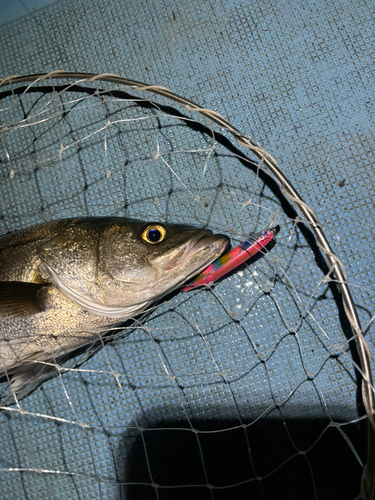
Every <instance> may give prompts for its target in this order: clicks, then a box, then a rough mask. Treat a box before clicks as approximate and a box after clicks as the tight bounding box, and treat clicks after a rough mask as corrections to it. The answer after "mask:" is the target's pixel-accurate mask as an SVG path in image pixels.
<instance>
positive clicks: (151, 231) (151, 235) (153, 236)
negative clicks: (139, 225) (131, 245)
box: [141, 224, 167, 245]
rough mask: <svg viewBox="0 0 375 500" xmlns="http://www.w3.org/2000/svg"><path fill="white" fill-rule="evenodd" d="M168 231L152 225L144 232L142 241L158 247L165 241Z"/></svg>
mask: <svg viewBox="0 0 375 500" xmlns="http://www.w3.org/2000/svg"><path fill="white" fill-rule="evenodd" d="M166 234H167V231H166V230H165V228H164V227H163V226H161V225H160V224H151V225H150V226H147V227H146V228H145V229H144V230H143V231H142V235H141V237H142V240H144V241H146V242H147V243H151V244H152V245H156V244H157V243H160V242H162V241H163V240H164V238H165V235H166Z"/></svg>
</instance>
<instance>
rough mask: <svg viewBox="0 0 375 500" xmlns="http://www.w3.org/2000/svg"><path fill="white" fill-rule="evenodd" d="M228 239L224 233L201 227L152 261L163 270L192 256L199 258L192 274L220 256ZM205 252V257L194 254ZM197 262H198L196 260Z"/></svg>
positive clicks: (182, 263)
mask: <svg viewBox="0 0 375 500" xmlns="http://www.w3.org/2000/svg"><path fill="white" fill-rule="evenodd" d="M229 242H230V240H229V238H228V236H225V235H224V234H213V233H212V231H210V230H209V229H203V230H202V231H199V232H198V233H197V234H196V235H194V236H190V237H189V238H188V239H187V240H186V241H185V242H184V243H182V244H181V243H180V244H179V245H178V246H176V247H175V248H173V249H172V250H171V251H170V252H168V254H167V255H164V256H162V257H160V258H158V259H155V261H154V262H153V264H154V265H156V267H158V268H159V269H161V270H163V271H170V270H172V269H175V268H178V267H181V266H183V265H184V264H185V263H186V262H187V261H188V260H191V259H192V257H193V256H196V257H197V259H196V260H197V261H198V260H199V265H198V269H197V270H195V271H194V272H193V275H194V274H196V273H197V272H199V271H200V269H204V268H205V267H206V266H208V265H209V264H210V263H211V262H212V261H214V260H215V259H217V258H218V257H220V255H221V254H222V253H223V252H224V251H225V250H226V249H227V248H228V246H229V244H230V243H229ZM198 253H199V254H202V253H203V255H204V254H207V259H202V257H201V258H199V256H198V255H196V254H198ZM197 263H198V262H197Z"/></svg>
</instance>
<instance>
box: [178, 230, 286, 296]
mask: <svg viewBox="0 0 375 500" xmlns="http://www.w3.org/2000/svg"><path fill="white" fill-rule="evenodd" d="M278 232H279V226H276V227H274V228H271V229H266V230H265V231H261V232H260V233H257V234H256V235H252V236H250V237H249V238H247V239H246V240H245V241H243V242H242V243H240V244H239V245H237V246H236V247H235V248H232V250H230V251H229V252H228V253H226V254H224V255H222V256H221V257H220V258H219V259H217V260H215V261H214V262H213V263H212V264H210V265H209V266H208V267H207V268H206V269H205V270H204V271H202V272H201V273H200V274H198V276H196V277H195V278H194V279H193V280H192V281H190V283H188V284H187V286H185V287H184V288H183V289H182V291H183V292H187V291H189V290H193V289H194V288H197V287H198V286H202V285H212V284H213V283H214V282H215V281H217V280H218V279H220V278H221V277H223V276H225V275H226V274H228V273H230V272H231V271H233V270H234V269H236V268H237V267H239V266H240V265H241V264H243V263H244V262H246V261H247V260H249V259H250V258H251V257H254V255H256V254H257V253H258V252H260V251H261V250H262V249H263V248H264V247H265V246H267V245H268V243H270V242H271V241H272V240H273V239H274V237H275V236H276V234H277V233H278Z"/></svg>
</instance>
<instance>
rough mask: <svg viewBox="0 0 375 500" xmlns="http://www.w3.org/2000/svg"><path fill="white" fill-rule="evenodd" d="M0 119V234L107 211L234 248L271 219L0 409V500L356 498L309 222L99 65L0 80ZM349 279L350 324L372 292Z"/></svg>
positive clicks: (337, 341)
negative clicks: (223, 274)
mask: <svg viewBox="0 0 375 500" xmlns="http://www.w3.org/2000/svg"><path fill="white" fill-rule="evenodd" d="M0 120H1V126H2V128H1V129H0V141H1V143H0V144H1V146H0V147H1V150H0V154H1V156H0V162H1V169H0V183H1V189H0V192H1V197H0V211H1V218H0V234H5V233H8V232H10V231H13V230H17V229H20V228H25V227H29V226H31V225H33V224H35V223H39V222H43V221H47V220H55V219H61V218H64V217H73V216H78V215H79V216H101V215H103V216H104V215H116V216H124V217H134V218H139V219H144V220H153V221H154V220H159V221H166V222H183V223H187V224H193V225H195V226H197V225H198V226H202V227H208V228H210V229H212V230H213V231H215V232H220V233H225V234H227V235H228V236H230V238H231V240H232V244H233V245H235V244H237V243H239V242H240V241H242V240H243V239H244V238H245V237H246V236H247V235H248V234H249V233H251V232H257V231H260V230H262V229H265V228H266V227H269V226H270V225H274V224H275V223H278V224H279V225H280V233H279V235H278V237H277V245H276V246H275V247H274V248H273V249H272V250H271V251H270V252H269V253H268V254H266V255H264V256H262V257H261V258H259V259H256V260H255V261H254V262H252V263H251V265H247V266H244V267H243V268H241V269H240V270H238V272H236V273H234V274H232V275H231V276H229V277H227V278H226V279H224V280H222V281H221V282H220V283H219V284H217V285H216V286H215V287H206V288H203V289H198V290H195V291H191V292H187V293H179V294H174V295H173V296H171V297H169V298H168V300H166V301H164V302H163V303H162V304H160V305H159V306H158V307H157V308H155V309H154V310H152V311H151V313H150V314H148V315H147V317H141V318H137V319H136V320H135V321H134V322H128V323H126V324H125V325H124V326H123V327H122V328H119V329H117V330H114V331H111V332H110V333H109V334H108V335H106V336H104V337H103V340H102V342H101V343H99V344H98V345H96V346H91V347H90V348H89V349H86V350H84V351H83V352H80V353H78V354H77V355H76V356H75V357H73V358H72V359H70V360H69V361H67V362H66V363H65V364H64V365H62V366H61V367H60V366H58V367H57V368H58V376H57V377H55V378H53V379H51V380H49V381H47V382H45V383H44V384H43V385H42V386H41V387H40V388H39V389H37V390H36V391H35V392H34V393H33V394H32V395H30V396H29V397H27V398H26V399H24V400H22V401H20V402H19V403H18V404H17V405H13V406H4V405H3V406H2V411H1V412H0V422H1V424H0V433H1V438H0V439H1V442H2V443H3V450H6V452H3V453H2V456H1V457H0V471H1V476H2V483H1V484H2V486H1V488H2V491H3V495H4V496H3V498H6V499H17V500H18V499H28V500H31V499H44V498H46V499H47V498H48V499H56V500H57V499H60V498H62V492H63V494H64V496H65V497H66V498H69V499H72V500H73V499H74V500H75V499H77V500H84V499H87V500H91V499H93V498H95V499H98V498H100V499H116V500H119V499H120V498H126V499H135V498H137V499H149V498H150V499H159V500H165V499H172V498H179V499H183V498H192V497H193V496H194V497H196V498H199V499H200V498H202V499H210V500H212V499H215V500H216V499H220V500H221V499H229V498H262V499H269V498H288V499H294V498H296V499H297V498H305V499H308V498H311V499H314V500H315V499H319V500H321V499H334V498H340V499H345V498H347V499H354V498H359V495H360V478H361V475H362V472H363V468H364V464H365V463H366V460H367V458H366V417H365V412H364V409H363V404H362V400H361V394H360V390H359V387H360V377H359V371H360V361H359V358H358V355H357V354H356V350H355V347H354V346H355V343H354V342H353V341H350V339H352V335H353V331H352V329H351V327H350V324H349V321H348V320H347V318H346V315H345V311H344V308H343V306H342V301H341V296H340V293H339V290H338V288H337V287H336V284H335V283H334V281H335V280H334V279H332V278H333V276H334V275H333V274H332V272H333V269H332V266H331V265H330V264H327V262H326V260H325V259H324V258H323V255H322V252H321V251H320V249H319V247H318V245H317V242H316V240H315V237H314V234H313V231H312V230H311V227H310V224H309V223H308V222H307V221H306V219H305V217H304V215H303V213H302V212H301V211H300V209H299V208H298V206H297V205H295V204H293V202H291V201H290V200H289V199H288V198H287V196H286V195H285V194H284V192H283V187H282V186H281V185H280V184H279V182H278V181H277V179H275V178H274V176H272V175H270V174H269V172H268V171H267V170H266V169H265V168H264V165H263V163H262V161H258V160H257V158H256V157H255V156H252V153H251V151H249V150H248V149H246V148H244V147H242V146H241V145H239V144H238V143H236V142H235V140H234V139H233V136H232V135H231V134H230V133H229V132H228V131H227V130H226V129H225V128H223V127H220V126H218V125H216V124H214V123H213V122H212V121H211V120H209V119H208V118H206V117H204V116H201V115H200V114H199V113H197V112H195V111H193V110H191V109H187V107H186V106H184V105H180V104H178V103H176V102H173V101H171V100H170V99H168V98H166V97H162V96H160V95H159V96H157V95H155V94H153V93H151V92H150V91H149V90H147V89H146V90H144V91H141V90H139V89H137V90H136V89H132V88H131V87H126V86H124V85H120V84H115V83H109V82H106V81H103V80H95V81H89V80H85V81H83V80H82V79H77V81H74V80H70V81H69V82H68V83H67V81H66V80H65V79H63V78H60V79H58V78H57V79H56V78H47V79H44V80H41V81H39V82H33V84H32V85H31V86H29V82H28V83H22V82H21V83H17V82H12V81H10V82H8V83H7V84H4V85H3V86H2V87H0ZM322 224H323V225H322V227H323V228H324V230H325V231H326V233H327V234H328V236H329V237H330V238H329V239H330V240H331V243H332V242H333V243H334V245H336V247H337V248H334V250H335V251H339V250H340V241H339V240H338V239H337V238H336V234H335V230H334V227H332V226H331V225H327V226H325V225H324V219H322ZM351 251H353V252H354V251H355V250H350V249H348V251H347V254H346V257H347V258H348V259H350V257H351V255H350V252H351ZM354 295H355V301H356V302H357V303H358V304H359V305H360V307H359V308H358V313H359V316H360V319H361V321H362V324H363V325H365V327H364V333H365V334H366V335H370V334H371V329H372V328H373V325H372V318H373V314H374V311H373V299H374V293H373V291H372V290H371V289H370V287H366V286H359V285H358V286H356V287H355V290H354ZM355 367H357V368H359V370H356V369H355ZM6 385H7V381H6V380H5V379H3V380H2V389H4V388H5V387H6Z"/></svg>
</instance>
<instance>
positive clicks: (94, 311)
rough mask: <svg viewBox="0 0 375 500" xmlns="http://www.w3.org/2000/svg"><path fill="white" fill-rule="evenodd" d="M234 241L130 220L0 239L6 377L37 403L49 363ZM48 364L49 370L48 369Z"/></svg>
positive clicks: (0, 325) (0, 335) (2, 369)
mask: <svg viewBox="0 0 375 500" xmlns="http://www.w3.org/2000/svg"><path fill="white" fill-rule="evenodd" d="M228 243H229V240H228V238H227V237H226V236H224V235H213V234H212V232H211V231H209V230H202V229H197V228H193V227H190V226H182V225H172V224H161V223H148V222H145V221H139V220H134V219H127V218H113V217H112V218H106V217H105V218H77V219H65V220H62V221H56V222H48V223H45V224H40V225H38V226H35V227H33V228H30V229H26V230H21V231H17V232H15V233H11V234H8V235H6V236H3V237H1V238H0V377H2V376H4V375H5V376H6V377H7V378H8V380H11V382H12V393H13V395H14V394H17V395H18V398H21V397H23V396H25V395H27V394H28V393H29V392H31V390H33V388H35V387H36V385H37V384H38V380H41V374H42V373H43V372H44V371H45V368H46V364H45V362H52V363H55V362H56V361H58V360H59V359H61V358H62V357H63V356H65V355H67V354H68V353H70V352H72V351H74V350H76V349H78V348H80V347H82V346H85V345H87V344H90V343H93V342H95V341H97V340H99V339H100V337H101V335H102V334H103V332H105V331H107V330H108V329H110V328H111V326H113V325H115V324H117V323H119V322H123V321H125V320H126V319H129V318H132V317H134V316H136V315H137V314H139V313H141V312H142V311H144V310H145V309H146V308H148V307H149V306H150V305H151V304H152V303H153V302H154V301H155V300H158V299H160V298H161V297H163V296H164V295H166V294H167V293H169V292H171V291H172V290H174V289H176V288H179V287H181V285H182V284H184V283H185V282H186V281H188V280H189V279H191V278H192V277H193V276H195V275H196V274H198V273H199V272H200V271H202V270H203V269H204V268H205V267H206V266H207V265H209V264H210V263H211V262H213V261H214V260H215V259H216V258H218V257H219V256H220V255H221V254H222V253H223V251H224V250H225V249H226V248H227V246H228ZM47 366H48V365H47Z"/></svg>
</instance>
